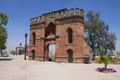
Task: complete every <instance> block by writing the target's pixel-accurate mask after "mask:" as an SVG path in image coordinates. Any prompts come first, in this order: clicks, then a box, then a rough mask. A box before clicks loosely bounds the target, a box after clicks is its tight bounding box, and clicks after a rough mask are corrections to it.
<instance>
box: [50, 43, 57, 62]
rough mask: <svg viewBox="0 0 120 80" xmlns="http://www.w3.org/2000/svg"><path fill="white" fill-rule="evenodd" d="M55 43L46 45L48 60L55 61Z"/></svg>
mask: <svg viewBox="0 0 120 80" xmlns="http://www.w3.org/2000/svg"><path fill="white" fill-rule="evenodd" d="M55 53H56V45H55V44H49V45H48V61H55Z"/></svg>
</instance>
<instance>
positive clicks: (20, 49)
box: [16, 47, 25, 55]
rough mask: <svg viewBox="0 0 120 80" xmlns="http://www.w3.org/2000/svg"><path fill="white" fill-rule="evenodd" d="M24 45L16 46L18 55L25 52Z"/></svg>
mask: <svg viewBox="0 0 120 80" xmlns="http://www.w3.org/2000/svg"><path fill="white" fill-rule="evenodd" d="M24 49H25V48H24V47H16V55H21V54H24Z"/></svg>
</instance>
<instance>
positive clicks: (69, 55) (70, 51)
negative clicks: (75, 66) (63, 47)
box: [67, 49, 73, 63]
mask: <svg viewBox="0 0 120 80" xmlns="http://www.w3.org/2000/svg"><path fill="white" fill-rule="evenodd" d="M67 52H68V62H69V63H72V62H73V51H72V50H71V49H69V50H68V51H67Z"/></svg>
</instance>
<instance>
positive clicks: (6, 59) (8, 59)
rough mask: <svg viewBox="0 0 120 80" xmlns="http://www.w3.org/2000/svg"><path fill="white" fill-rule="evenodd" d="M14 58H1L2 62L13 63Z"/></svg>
mask: <svg viewBox="0 0 120 80" xmlns="http://www.w3.org/2000/svg"><path fill="white" fill-rule="evenodd" d="M11 60H13V58H0V61H11Z"/></svg>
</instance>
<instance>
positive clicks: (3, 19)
mask: <svg viewBox="0 0 120 80" xmlns="http://www.w3.org/2000/svg"><path fill="white" fill-rule="evenodd" d="M7 22H8V17H7V15H6V14H5V13H1V12H0V53H2V49H5V48H6V39H7V31H6V29H5V28H4V26H5V25H6V24H7Z"/></svg>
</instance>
